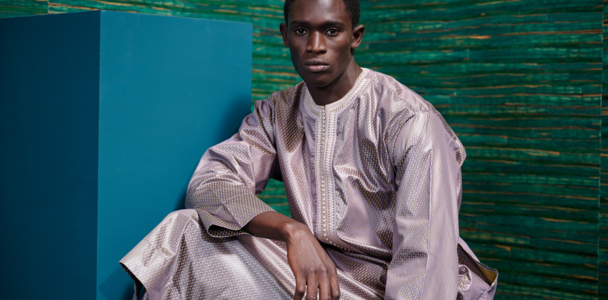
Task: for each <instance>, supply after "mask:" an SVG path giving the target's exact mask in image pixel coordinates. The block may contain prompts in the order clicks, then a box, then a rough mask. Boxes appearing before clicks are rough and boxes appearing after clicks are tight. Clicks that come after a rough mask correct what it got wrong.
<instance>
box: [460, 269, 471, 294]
mask: <svg viewBox="0 0 608 300" xmlns="http://www.w3.org/2000/svg"><path fill="white" fill-rule="evenodd" d="M472 283H473V277H472V276H471V270H469V268H468V267H467V266H465V265H458V291H460V292H464V291H466V290H468V289H469V288H470V287H471V284H472Z"/></svg>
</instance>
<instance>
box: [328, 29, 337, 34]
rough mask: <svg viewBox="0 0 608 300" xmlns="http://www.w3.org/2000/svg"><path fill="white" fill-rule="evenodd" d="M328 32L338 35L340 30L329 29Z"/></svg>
mask: <svg viewBox="0 0 608 300" xmlns="http://www.w3.org/2000/svg"><path fill="white" fill-rule="evenodd" d="M327 34H329V35H336V34H338V30H337V29H328V30H327Z"/></svg>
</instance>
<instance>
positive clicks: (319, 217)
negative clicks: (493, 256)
mask: <svg viewBox="0 0 608 300" xmlns="http://www.w3.org/2000/svg"><path fill="white" fill-rule="evenodd" d="M465 156H466V154H465V151H464V147H463V146H462V144H461V143H460V141H459V140H458V138H457V137H456V135H455V134H454V132H453V131H452V130H451V128H450V127H449V126H448V125H447V123H446V122H445V121H444V120H443V118H442V117H441V115H440V114H439V112H437V110H435V108H434V107H433V106H432V105H431V104H430V103H429V102H427V101H425V100H424V99H422V98H421V97H420V96H419V95H418V94H416V93H414V92H413V91H411V90H410V89H408V88H407V87H405V86H403V85H402V84H400V83H399V82H397V81H396V80H394V79H393V78H392V77H390V76H387V75H384V74H381V73H378V72H375V71H372V70H369V69H364V70H363V72H362V74H361V75H360V76H359V78H358V79H357V81H356V83H355V85H354V86H353V88H352V89H351V90H350V91H349V92H348V93H347V94H346V95H345V96H344V97H343V98H342V99H340V100H339V101H337V102H334V103H332V104H329V105H326V106H318V105H316V104H315V102H314V101H313V99H312V98H311V96H310V93H309V92H308V89H307V88H306V84H305V83H304V82H301V83H299V84H297V85H296V86H294V87H292V88H289V89H286V90H282V91H279V92H276V93H274V94H272V95H271V96H270V97H269V98H268V99H266V100H260V101H257V102H256V103H255V108H254V111H253V112H252V113H251V114H250V115H249V116H247V117H246V118H245V119H244V121H243V123H242V125H241V127H240V129H239V132H238V133H237V134H235V135H234V136H233V137H232V138H230V139H228V140H227V141H225V142H222V143H220V144H218V145H216V146H214V147H211V148H209V149H208V150H207V152H205V154H204V155H203V157H202V159H201V161H200V163H199V165H198V167H197V169H196V171H195V173H194V175H193V177H192V180H191V181H190V185H189V187H188V192H187V196H186V207H187V208H188V209H186V210H182V211H178V212H174V213H172V214H170V215H169V216H168V217H167V218H166V219H165V220H164V221H163V222H162V223H161V224H160V225H159V226H158V227H157V228H156V229H154V231H152V232H151V233H150V234H149V235H148V236H147V237H146V238H145V239H144V240H143V241H142V242H140V244H138V245H137V246H136V247H135V248H134V249H133V250H132V251H131V252H130V253H129V254H127V256H125V258H123V259H122V260H121V264H122V265H123V267H124V268H125V270H126V271H127V272H128V273H129V275H131V277H132V278H133V279H134V280H135V282H136V284H143V285H144V286H145V288H146V292H147V294H146V297H149V299H290V298H292V297H293V292H294V290H295V278H294V275H293V273H292V272H291V269H290V268H289V265H288V263H287V255H286V250H285V244H284V243H282V242H278V241H273V240H269V239H263V238H257V237H253V236H251V235H249V234H247V232H245V231H244V230H243V226H245V225H246V224H247V223H248V222H249V221H250V220H251V219H252V218H253V217H255V216H256V215H258V214H260V213H262V212H266V211H272V209H271V208H270V207H269V206H268V205H266V204H265V203H264V202H262V201H261V200H260V199H258V198H257V197H256V195H257V194H259V193H261V192H262V191H263V190H264V188H265V186H266V184H267V183H268V180H269V179H270V178H274V179H278V180H281V181H283V182H284V184H285V191H286V194H287V200H288V202H289V207H290V211H291V216H292V218H294V219H295V220H297V221H299V222H302V223H304V224H305V225H307V226H308V227H309V228H310V230H311V231H312V233H313V234H314V235H315V237H317V239H318V240H319V242H320V243H321V245H322V246H323V247H324V248H325V249H326V251H327V254H328V255H329V257H330V258H331V259H332V261H333V262H334V264H335V265H336V268H337V271H338V278H339V284H340V291H341V294H342V297H341V299H433V300H436V299H456V298H457V297H458V298H461V299H462V298H464V299H491V298H492V297H493V295H494V292H495V289H496V280H497V275H498V274H497V273H496V272H495V270H492V269H490V268H488V267H486V266H484V265H482V264H481V263H479V261H478V259H477V258H476V257H475V255H474V254H473V253H472V252H471V250H470V249H469V248H468V246H466V244H465V243H464V241H462V240H461V239H460V238H459V233H458V212H459V207H460V201H461V194H462V183H461V172H460V166H461V165H462V163H463V161H464V159H465Z"/></svg>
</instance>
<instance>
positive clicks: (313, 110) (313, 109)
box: [304, 68, 369, 117]
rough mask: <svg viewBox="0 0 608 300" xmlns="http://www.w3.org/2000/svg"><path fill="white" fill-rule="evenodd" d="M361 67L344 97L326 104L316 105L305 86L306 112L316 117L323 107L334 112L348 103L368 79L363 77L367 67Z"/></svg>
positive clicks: (367, 70)
mask: <svg viewBox="0 0 608 300" xmlns="http://www.w3.org/2000/svg"><path fill="white" fill-rule="evenodd" d="M361 69H362V70H363V71H362V72H361V74H359V77H357V80H356V81H355V84H354V85H353V87H352V88H351V89H350V91H348V93H346V95H344V97H342V98H341V99H340V100H338V101H335V102H333V103H330V104H327V105H325V106H323V105H317V103H315V101H314V100H313V99H312V96H311V95H310V92H309V91H308V87H306V86H305V90H306V92H305V95H304V103H305V106H306V108H307V110H308V112H310V114H311V115H313V116H315V117H317V116H319V112H321V111H322V110H323V109H325V110H326V111H329V112H332V113H334V112H337V111H340V110H341V109H342V108H344V107H345V106H346V105H347V104H348V103H350V101H351V100H352V99H354V98H355V97H354V96H356V95H357V94H359V91H360V90H361V88H362V87H363V86H364V85H365V83H366V82H367V81H368V79H367V78H365V77H366V75H367V73H368V72H369V69H367V68H361Z"/></svg>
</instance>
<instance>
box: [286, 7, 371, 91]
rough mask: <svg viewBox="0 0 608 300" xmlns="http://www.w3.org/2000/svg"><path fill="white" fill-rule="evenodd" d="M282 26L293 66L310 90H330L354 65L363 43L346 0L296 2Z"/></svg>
mask: <svg viewBox="0 0 608 300" xmlns="http://www.w3.org/2000/svg"><path fill="white" fill-rule="evenodd" d="M287 20H288V22H289V24H287V25H285V24H284V23H283V24H281V33H282V34H283V42H284V43H285V46H287V47H289V51H290V52H291V61H292V62H293V66H294V67H295V69H296V71H297V72H298V74H300V76H301V77H302V79H304V81H305V82H306V84H307V85H308V86H309V87H318V88H322V87H326V86H328V85H330V84H331V83H333V82H334V81H336V79H338V78H340V76H341V75H342V74H343V73H344V72H345V71H346V70H347V68H348V67H349V65H350V64H351V63H354V55H353V52H352V51H351V50H352V49H355V48H357V47H358V46H359V44H360V42H361V39H360V38H356V37H353V28H352V23H351V18H350V15H349V14H348V12H347V11H346V7H345V6H344V2H343V1H342V0H296V1H295V2H294V3H293V4H292V5H291V7H290V10H289V14H288V17H287Z"/></svg>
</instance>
